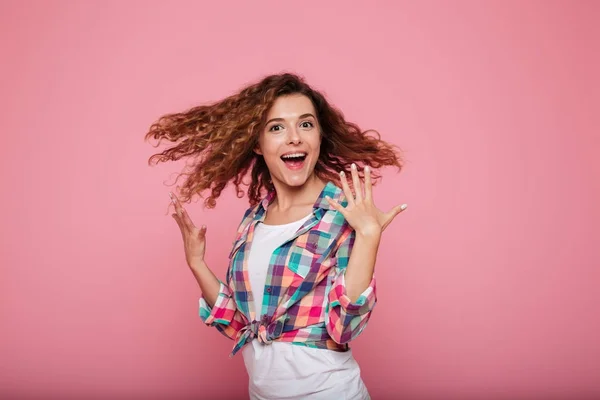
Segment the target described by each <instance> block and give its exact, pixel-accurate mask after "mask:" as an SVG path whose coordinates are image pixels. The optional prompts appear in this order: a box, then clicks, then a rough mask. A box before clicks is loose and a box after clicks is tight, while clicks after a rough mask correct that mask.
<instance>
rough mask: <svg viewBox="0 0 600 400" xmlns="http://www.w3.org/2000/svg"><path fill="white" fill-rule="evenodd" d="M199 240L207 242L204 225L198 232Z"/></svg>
mask: <svg viewBox="0 0 600 400" xmlns="http://www.w3.org/2000/svg"><path fill="white" fill-rule="evenodd" d="M198 238H199V239H200V240H206V225H202V226H201V227H200V229H199V230H198Z"/></svg>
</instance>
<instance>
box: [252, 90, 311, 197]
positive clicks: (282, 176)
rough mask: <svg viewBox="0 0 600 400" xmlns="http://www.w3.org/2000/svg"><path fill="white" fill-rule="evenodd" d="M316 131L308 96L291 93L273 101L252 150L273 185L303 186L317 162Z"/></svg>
mask: <svg viewBox="0 0 600 400" xmlns="http://www.w3.org/2000/svg"><path fill="white" fill-rule="evenodd" d="M320 131H321V130H320V127H319V122H318V121H317V114H316V112H315V108H314V106H313V104H312V102H311V101H310V99H309V98H308V97H306V96H304V95H301V94H293V95H287V96H281V97H279V98H278V99H277V100H276V101H275V103H274V104H273V107H271V109H270V110H269V112H268V114H267V123H266V125H265V127H264V128H263V130H262V131H261V133H260V137H259V139H258V148H257V149H255V151H256V153H258V154H261V155H262V156H263V157H264V159H265V162H266V164H267V167H268V168H269V172H270V173H271V179H272V180H273V183H274V184H277V183H281V184H284V185H287V186H291V187H298V186H302V185H303V184H304V183H306V181H307V180H308V179H309V178H310V177H311V176H312V174H313V171H314V169H315V165H316V163H317V160H318V159H319V150H320V148H321V134H320Z"/></svg>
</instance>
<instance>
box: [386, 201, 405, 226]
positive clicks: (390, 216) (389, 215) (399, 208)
mask: <svg viewBox="0 0 600 400" xmlns="http://www.w3.org/2000/svg"><path fill="white" fill-rule="evenodd" d="M406 207H408V205H407V204H402V205H401V206H396V207H394V208H392V209H391V210H390V211H389V212H388V213H387V214H386V217H387V218H386V219H387V220H388V221H390V222H391V221H392V220H393V219H394V218H396V215H398V214H400V213H401V212H402V211H404V210H406Z"/></svg>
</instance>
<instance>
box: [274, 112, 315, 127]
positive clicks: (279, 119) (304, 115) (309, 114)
mask: <svg viewBox="0 0 600 400" xmlns="http://www.w3.org/2000/svg"><path fill="white" fill-rule="evenodd" d="M307 117H313V118H314V119H317V118H316V117H315V116H314V115H312V114H311V113H306V114H302V115H301V116H299V117H298V119H303V118H307ZM275 121H285V120H284V119H283V118H272V119H270V120H268V121H267V123H266V124H265V125H268V124H270V123H271V122H275Z"/></svg>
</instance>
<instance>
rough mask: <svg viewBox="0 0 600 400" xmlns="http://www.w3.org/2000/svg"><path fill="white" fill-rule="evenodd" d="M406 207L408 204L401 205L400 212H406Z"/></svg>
mask: <svg viewBox="0 0 600 400" xmlns="http://www.w3.org/2000/svg"><path fill="white" fill-rule="evenodd" d="M406 207H408V204H402V205H401V206H400V209H401V210H406Z"/></svg>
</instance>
